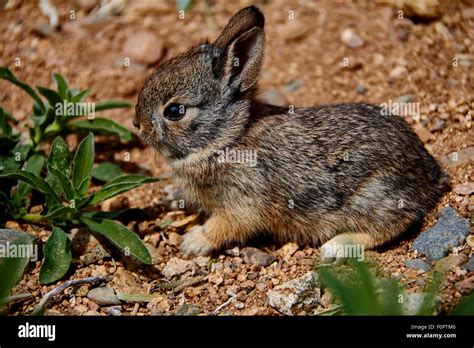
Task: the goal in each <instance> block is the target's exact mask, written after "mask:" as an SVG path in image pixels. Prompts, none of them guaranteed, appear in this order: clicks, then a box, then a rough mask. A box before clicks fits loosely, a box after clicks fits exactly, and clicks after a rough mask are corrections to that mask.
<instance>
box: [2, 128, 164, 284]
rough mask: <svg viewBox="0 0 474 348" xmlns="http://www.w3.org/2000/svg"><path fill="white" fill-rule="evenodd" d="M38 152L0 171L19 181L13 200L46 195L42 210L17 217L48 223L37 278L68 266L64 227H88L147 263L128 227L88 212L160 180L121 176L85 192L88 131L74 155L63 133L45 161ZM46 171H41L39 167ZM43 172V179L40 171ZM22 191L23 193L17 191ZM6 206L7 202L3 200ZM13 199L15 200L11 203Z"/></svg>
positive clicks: (45, 279)
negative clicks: (49, 229) (49, 228)
mask: <svg viewBox="0 0 474 348" xmlns="http://www.w3.org/2000/svg"><path fill="white" fill-rule="evenodd" d="M42 158H43V157H42V156H41V155H37V154H35V155H33V156H31V157H30V159H29V160H28V163H27V166H26V169H23V170H18V169H17V170H9V171H6V172H4V173H0V178H1V179H14V180H18V181H20V184H19V185H18V187H17V189H16V192H15V193H14V194H13V195H12V196H13V197H17V198H15V199H23V197H24V196H25V193H26V192H29V191H31V190H32V189H34V190H35V191H38V192H40V193H41V194H42V195H43V196H44V197H45V204H44V212H43V213H42V214H31V213H27V212H26V211H24V210H21V213H20V214H19V215H18V216H16V218H17V219H22V220H25V221H30V222H35V223H47V224H49V225H51V226H52V227H53V232H52V234H51V236H50V237H49V239H48V241H47V243H46V245H45V248H44V257H45V259H44V262H43V265H42V267H41V272H40V282H41V283H42V284H47V283H51V282H54V281H56V280H58V279H60V278H61V277H63V276H64V275H65V274H66V272H67V271H68V269H69V265H70V262H71V251H70V245H69V243H70V242H69V239H68V238H67V235H66V233H65V232H64V229H63V228H65V227H70V226H71V225H74V226H81V225H82V226H86V227H87V228H89V229H90V230H91V231H92V232H94V233H97V234H100V235H102V236H104V237H105V238H106V239H108V240H109V241H110V242H112V244H114V245H115V246H116V247H118V248H119V249H121V250H123V251H125V253H126V254H127V255H131V256H133V257H135V258H137V259H138V260H140V261H141V262H144V263H146V264H151V257H150V254H149V252H148V250H147V249H146V247H145V246H144V244H143V243H142V242H141V240H140V239H139V238H138V236H137V235H135V234H134V233H133V232H132V231H130V230H129V229H128V228H126V227H125V226H123V225H122V224H120V223H118V222H115V221H113V220H111V219H108V218H107V215H108V214H106V213H101V212H95V211H91V208H92V207H94V206H95V205H97V204H98V203H100V202H102V201H104V200H106V199H109V198H111V197H114V196H116V195H118V194H120V193H123V192H125V191H128V190H131V189H133V188H135V187H138V186H140V185H142V184H145V183H149V182H154V181H157V180H158V179H156V178H148V177H145V176H143V175H135V174H133V175H119V176H115V177H114V178H113V179H111V180H110V181H108V182H107V183H106V184H104V185H103V186H102V187H100V188H99V189H98V190H96V191H95V192H93V193H88V189H89V184H90V181H91V177H92V176H91V172H92V168H93V162H94V137H93V134H92V133H90V134H89V135H88V136H87V137H85V138H84V139H83V140H82V141H81V143H80V144H79V146H78V148H77V151H76V153H75V155H74V157H73V156H72V154H71V153H70V151H69V148H68V146H67V144H66V143H65V142H64V140H63V139H62V138H61V137H57V138H56V139H55V140H54V141H53V144H52V148H51V152H50V154H49V157H48V159H47V161H46V163H44V161H43V160H41V159H42ZM44 164H45V165H46V170H45V171H43V170H42V169H43V166H44ZM43 172H45V174H44V176H43V177H42V175H41V174H42V173H43ZM19 191H21V195H16V193H17V192H19ZM6 203H7V204H8V202H6ZM13 203H14V202H13Z"/></svg>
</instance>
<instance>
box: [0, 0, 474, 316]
mask: <svg viewBox="0 0 474 348" xmlns="http://www.w3.org/2000/svg"><path fill="white" fill-rule="evenodd" d="M8 3H9V4H10V6H9V7H11V8H10V9H8V10H1V11H0V32H1V33H2V35H1V36H0V52H1V56H0V65H1V66H7V67H8V68H9V69H11V70H12V72H14V74H16V76H17V77H18V78H20V79H21V80H23V81H25V82H27V83H29V84H32V85H43V86H48V87H52V79H51V76H52V73H54V72H60V73H61V74H63V75H64V76H65V77H66V78H67V80H68V81H69V84H70V85H72V86H76V87H80V88H83V89H85V88H87V89H91V90H92V94H91V95H90V97H89V99H88V101H94V100H102V99H123V100H127V101H130V102H131V103H135V102H136V100H137V96H138V93H139V91H140V89H141V87H142V85H143V83H144V81H145V79H146V77H147V76H148V75H149V74H150V73H151V72H152V71H153V70H154V68H155V67H156V66H157V65H159V64H160V62H162V61H164V60H166V59H168V58H170V57H172V56H174V55H176V54H178V53H180V52H182V51H184V50H186V49H187V48H189V47H191V46H192V45H194V44H196V43H197V42H199V41H202V40H203V39H205V38H209V39H210V40H213V39H215V38H216V37H217V36H218V34H219V32H220V30H221V29H222V28H223V27H224V25H225V24H226V22H227V20H228V19H229V18H230V17H231V16H232V14H233V13H235V12H236V11H237V10H239V9H240V8H242V7H244V6H247V5H249V4H251V2H250V1H232V2H224V1H212V0H211V1H208V2H207V4H208V6H207V7H206V6H202V4H201V3H197V4H196V5H195V6H194V7H193V8H192V9H191V10H189V11H188V12H186V14H185V18H184V19H180V18H179V13H178V12H177V10H176V8H175V5H174V3H173V2H166V1H156V2H155V3H156V4H157V5H154V6H151V5H150V6H151V7H149V8H147V7H146V6H148V5H149V2H146V1H138V0H137V1H131V2H129V4H127V5H126V6H125V8H124V9H122V10H119V11H117V14H115V15H113V16H111V17H108V18H104V19H101V20H90V21H87V18H89V17H90V16H91V15H90V13H92V12H94V11H95V9H96V8H97V6H98V5H97V3H98V1H94V0H88V1H85V0H81V1H68V2H61V1H52V3H53V4H54V5H55V7H56V9H57V11H58V13H59V22H60V30H53V29H51V28H50V27H49V25H48V18H47V17H46V16H45V15H43V14H42V13H41V11H40V10H39V8H38V5H37V2H36V1H24V2H22V3H20V2H19V1H9V2H8ZM5 4H6V1H5V0H3V1H0V7H1V8H3V7H4V5H5ZM147 4H148V5H147ZM256 5H258V6H259V7H260V8H261V9H262V11H263V12H264V14H265V16H266V29H265V30H266V35H267V51H266V58H265V59H266V60H265V64H264V68H263V73H262V76H261V82H260V87H261V90H262V91H272V93H271V96H272V97H273V98H275V99H274V100H275V102H277V103H283V104H284V103H289V104H292V105H297V106H313V105H318V104H326V103H340V102H362V101H363V102H369V103H374V104H381V103H388V102H389V101H396V100H399V101H400V100H407V101H412V102H417V103H419V105H420V107H421V110H420V118H419V119H417V118H416V117H412V116H410V115H402V116H404V117H405V119H406V120H407V122H409V123H410V124H411V125H413V127H414V129H415V131H416V132H417V133H418V134H419V136H420V138H421V139H422V141H423V142H424V143H425V145H426V147H427V149H428V150H429V151H430V152H431V153H432V154H433V155H434V156H435V157H436V158H437V159H439V160H440V161H441V163H442V165H443V167H444V169H445V170H446V171H447V172H448V173H449V175H450V176H451V180H452V185H453V188H454V189H453V190H452V191H451V192H449V193H448V194H447V195H446V196H445V197H444V198H443V199H442V200H441V201H440V203H439V204H438V206H437V207H436V208H435V209H434V210H433V211H432V212H431V213H430V214H429V215H428V216H427V217H426V219H425V222H424V225H423V228H422V230H425V229H427V228H428V227H430V226H432V225H433V224H434V223H435V222H436V217H437V216H438V214H439V211H440V210H441V209H442V208H443V207H445V206H452V207H453V208H455V209H456V211H457V212H458V213H459V214H460V215H462V216H464V217H466V218H469V219H472V210H473V208H474V196H473V195H472V194H471V195H469V193H467V195H466V193H465V192H462V190H461V188H462V187H461V186H459V185H464V184H466V183H468V182H473V181H474V175H473V164H474V161H473V155H472V152H473V151H472V149H473V146H474V134H473V128H472V116H473V115H474V98H473V95H474V94H473V91H474V70H473V66H474V13H473V12H474V7H472V6H473V5H472V4H471V5H469V4H468V2H467V1H465V2H464V1H453V4H452V5H451V6H448V7H447V8H446V9H445V10H444V12H443V15H442V16H441V17H439V18H437V19H435V20H432V21H419V20H411V19H409V18H407V17H405V16H404V18H399V13H398V12H397V9H396V8H395V7H394V6H392V5H390V4H387V3H381V2H374V1H357V2H351V1H342V0H340V1H337V2H336V1H334V2H329V1H328V2H317V3H313V2H310V1H307V2H306V1H304V2H303V1H301V2H296V1H288V0H286V1H285V0H275V1H256ZM140 6H142V7H144V8H145V10H143V9H142V10H140ZM469 6H471V7H469ZM137 8H138V9H137ZM72 10H73V11H74V12H73V13H74V19H71V11H72ZM289 11H294V16H295V19H296V20H293V21H292V20H289V19H288V15H289V13H290V12H289ZM346 28H352V32H353V33H355V34H356V35H358V36H359V38H360V39H362V41H361V42H362V44H361V45H359V44H360V42H359V43H357V40H356V42H355V46H358V47H349V46H348V45H347V44H345V43H344V42H343V41H342V40H341V33H342V32H343V31H344V29H346ZM139 31H148V32H151V33H154V34H155V35H156V36H157V42H156V44H157V45H163V52H162V57H161V58H160V59H159V60H158V61H157V62H156V63H152V64H149V65H146V64H138V63H136V62H134V61H133V60H132V62H131V64H130V65H129V66H127V65H128V64H124V61H125V60H126V58H127V57H126V56H125V55H124V53H123V46H124V43H125V41H126V40H127V39H128V38H130V37H132V36H133V35H134V34H136V33H137V32H139ZM18 58H19V60H18ZM18 62H20V64H17V63H18ZM399 98H401V99H399ZM0 103H1V105H2V107H4V108H5V109H6V110H8V111H10V112H12V113H13V114H14V115H15V116H16V117H17V118H18V119H20V120H22V122H27V117H28V114H29V112H30V111H31V109H30V108H31V101H30V99H29V97H28V96H27V95H26V94H25V93H23V92H22V91H20V90H19V89H17V88H16V87H15V86H13V85H11V84H9V83H7V82H5V81H0ZM133 113H134V110H133V109H130V110H125V111H124V110H113V111H108V112H106V113H105V114H104V115H105V116H106V117H110V118H112V119H114V120H116V121H119V122H120V123H121V124H123V125H124V126H126V127H128V128H130V129H134V127H133V125H132V115H133ZM97 139H98V144H97V145H96V152H97V158H96V162H100V161H104V160H109V161H114V162H115V163H117V164H119V165H120V166H121V167H122V169H123V170H124V171H127V172H135V171H139V172H143V173H146V174H148V175H155V176H161V177H163V178H164V179H163V180H162V181H160V182H159V183H154V184H147V185H145V186H143V187H140V188H137V189H135V190H133V191H131V192H129V193H126V194H123V195H121V196H118V197H116V198H114V199H111V200H110V201H107V202H105V203H104V204H103V206H102V208H103V209H104V210H115V209H123V208H140V209H143V210H144V211H145V212H147V213H148V217H147V218H146V219H143V218H139V217H136V218H133V217H132V218H131V219H129V220H128V221H126V223H127V225H128V226H129V227H130V228H131V229H132V230H133V231H135V232H136V233H137V234H138V235H139V236H140V237H141V238H142V239H143V240H144V241H145V243H146V245H147V247H148V248H149V249H150V251H151V254H152V256H153V259H154V264H153V266H150V267H148V268H144V267H143V266H140V265H137V264H135V263H133V262H131V261H129V260H127V259H126V258H122V257H121V256H120V255H119V254H118V253H117V252H115V251H113V252H112V257H110V256H106V257H103V258H102V257H98V258H97V260H92V261H90V263H88V262H85V261H84V258H81V255H80V254H76V258H75V259H74V264H73V267H72V269H71V270H70V272H69V273H68V275H67V276H66V277H65V278H64V279H63V280H62V281H60V282H58V283H56V284H54V285H50V286H41V285H39V283H38V274H39V268H40V265H41V262H39V261H38V262H36V264H35V265H33V266H32V267H31V268H30V269H29V270H28V272H27V274H26V275H25V276H24V278H23V279H22V280H21V282H20V283H19V284H18V285H17V286H16V287H15V289H14V293H26V292H29V293H32V294H33V297H32V298H30V299H27V300H24V301H20V302H18V303H16V304H14V305H13V307H12V312H13V313H14V314H15V315H18V314H27V313H30V312H31V311H32V310H33V309H34V307H35V306H36V305H37V303H38V302H39V300H40V299H41V297H42V296H43V295H45V294H46V293H47V292H48V291H50V290H52V289H53V288H55V287H57V286H58V285H60V284H61V283H62V282H64V281H66V280H69V279H78V278H83V277H88V276H96V275H110V276H111V280H110V281H109V282H108V286H109V287H111V288H113V289H114V290H115V291H116V292H124V293H131V294H142V295H144V294H154V295H156V296H155V298H154V299H153V300H152V301H151V302H147V301H139V302H136V303H134V302H126V301H122V303H121V304H120V305H119V306H118V307H117V306H116V307H111V306H99V305H97V304H96V303H95V302H93V301H91V300H90V299H88V298H87V296H86V295H87V292H88V290H89V288H92V287H93V286H89V285H86V286H82V287H79V288H69V289H67V290H66V291H64V292H63V293H61V294H60V295H58V296H56V297H55V299H54V300H53V301H52V303H51V304H50V306H49V309H48V310H47V314H49V315H98V314H100V315H109V314H110V313H111V312H112V313H119V312H120V313H122V314H123V315H150V314H165V315H166V314H182V313H185V314H221V315H222V314H224V315H225V314H230V315H256V314H258V315H278V314H279V312H277V311H276V310H274V309H273V308H272V307H270V306H269V305H268V295H267V294H268V291H269V290H270V289H272V288H274V287H275V286H278V285H279V284H282V283H284V282H286V281H288V280H290V279H293V278H295V277H298V276H300V275H303V274H305V273H306V272H308V271H309V270H311V269H312V268H313V266H314V263H315V262H316V261H317V260H318V258H319V250H318V249H317V248H310V247H304V246H300V247H298V246H295V245H287V246H285V247H284V248H281V246H274V245H268V244H267V245H264V246H259V248H260V249H261V250H263V251H265V252H267V253H269V254H271V255H273V256H274V257H275V258H276V261H275V262H273V263H272V264H271V265H268V266H262V265H258V264H249V263H245V262H244V260H243V259H242V257H240V256H238V252H237V254H236V250H233V251H223V252H221V253H220V254H218V255H216V256H214V257H213V258H204V257H201V258H197V259H195V260H192V261H191V264H185V265H182V266H183V267H184V269H185V271H184V272H182V273H179V272H178V273H179V274H177V275H174V276H173V275H171V276H168V277H167V276H166V275H165V274H168V275H169V274H170V273H168V272H167V271H166V269H165V266H166V265H167V263H168V261H169V260H170V259H172V258H178V259H183V260H184V259H185V258H184V257H183V256H182V255H181V254H180V252H179V244H180V242H181V240H182V235H183V234H185V233H186V231H188V230H189V229H190V228H191V227H192V226H193V225H195V224H198V223H202V219H203V218H202V217H201V216H198V215H197V214H195V212H193V211H187V210H182V209H179V204H178V201H179V190H178V188H177V187H176V185H175V184H174V182H173V174H172V172H171V169H170V167H169V166H168V165H167V164H166V162H165V160H164V159H163V158H162V157H161V156H160V155H159V154H156V153H155V152H153V150H152V149H150V148H147V147H146V146H145V145H143V144H142V143H141V142H140V141H139V140H138V139H135V140H133V141H132V142H130V143H128V144H124V143H120V142H118V141H117V140H114V139H111V138H109V137H105V136H100V137H98V138H97ZM68 142H69V143H70V144H71V145H74V144H76V143H77V139H76V138H75V137H74V136H70V137H68ZM468 148H470V155H467V158H465V157H466V156H465V157H463V158H465V160H463V161H458V162H453V161H450V160H449V159H448V158H447V157H445V156H447V155H448V154H451V153H453V152H459V151H461V150H463V149H468ZM457 185H458V186H457ZM471 226H472V220H471ZM7 227H10V228H19V229H23V230H26V231H28V232H30V233H32V234H34V235H36V236H37V237H38V238H39V239H40V240H42V241H43V242H45V241H46V240H47V237H48V236H49V234H50V233H51V231H50V230H47V229H44V228H43V227H41V226H38V225H31V224H24V223H17V222H9V223H8V224H7ZM472 233H474V230H473V229H472V227H471V234H472ZM415 237H416V235H414V236H406V237H405V238H403V239H402V240H400V241H398V242H395V243H394V244H392V245H390V246H389V247H388V248H384V249H383V250H377V251H371V252H368V253H367V255H368V257H370V259H371V260H373V261H374V262H375V263H376V264H378V265H379V267H380V269H381V272H382V273H383V275H384V276H386V277H394V278H396V279H399V280H400V281H401V282H402V283H403V284H404V285H405V286H406V288H407V289H409V290H411V291H417V292H418V291H423V288H424V286H426V283H427V280H428V279H429V277H430V276H431V273H432V272H424V273H422V272H420V271H419V270H415V269H408V268H406V267H405V264H404V261H405V260H406V259H408V258H415V257H416V256H415V255H414V253H413V252H412V251H411V244H412V242H413V239H414V238H415ZM91 243H92V245H91ZM94 243H96V241H94V240H93V239H92V238H91V240H90V241H89V244H87V245H86V248H94V247H96V246H97V245H96V244H94ZM473 247H474V246H473V245H472V244H471V245H470V246H469V245H467V244H465V245H464V246H462V247H460V248H459V252H460V253H462V254H465V255H466V256H470V255H471V254H472V252H473ZM101 250H102V249H101ZM102 251H104V252H105V253H108V251H107V250H102ZM174 261H176V259H173V260H172V262H174ZM177 262H178V261H177ZM171 274H172V273H171ZM473 275H474V274H473V273H472V272H471V273H469V272H468V273H466V272H465V271H462V270H461V269H460V268H459V267H456V268H454V269H452V270H451V271H449V273H448V275H447V278H446V281H445V282H444V284H443V290H442V296H441V302H442V309H443V310H445V311H447V310H449V309H451V308H452V307H453V306H454V305H455V304H456V303H457V302H458V300H459V298H460V297H461V295H462V294H461V292H460V291H459V290H458V288H457V287H456V284H458V283H459V282H460V281H462V280H464V279H467V278H469V277H472V276H473ZM234 295H235V296H234ZM231 298H232V300H231V301H228V300H229V299H231ZM225 303H226V305H225V306H223V307H220V306H221V305H222V304H225ZM331 306H332V304H331V301H328V302H327V303H326V306H325V307H324V306H322V305H321V306H319V307H318V308H315V309H313V310H311V311H307V310H306V309H304V308H301V309H299V310H297V311H296V312H295V314H299V315H304V314H312V313H316V312H318V311H321V310H324V309H327V308H330V307H331ZM111 308H112V309H111ZM117 311H119V312H117Z"/></svg>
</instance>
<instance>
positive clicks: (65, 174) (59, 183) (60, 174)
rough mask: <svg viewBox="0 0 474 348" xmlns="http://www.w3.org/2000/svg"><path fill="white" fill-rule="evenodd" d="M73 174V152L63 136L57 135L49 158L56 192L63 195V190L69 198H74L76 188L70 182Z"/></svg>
mask: <svg viewBox="0 0 474 348" xmlns="http://www.w3.org/2000/svg"><path fill="white" fill-rule="evenodd" d="M70 175H71V153H70V152H69V147H68V146H67V144H66V142H65V141H64V140H63V139H62V138H61V137H59V136H58V137H56V138H55V139H54V141H53V144H52V146H51V152H50V154H49V158H48V177H47V179H46V181H48V182H49V184H50V185H51V187H52V188H53V190H54V192H56V193H57V194H58V196H60V195H61V193H62V192H63V191H65V193H66V197H67V198H68V199H72V198H74V190H73V189H72V184H71V183H70V182H69V179H68V178H69V177H70Z"/></svg>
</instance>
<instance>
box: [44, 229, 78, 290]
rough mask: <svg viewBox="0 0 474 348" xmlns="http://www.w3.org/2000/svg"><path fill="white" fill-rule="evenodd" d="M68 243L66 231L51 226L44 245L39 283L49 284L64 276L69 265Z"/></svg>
mask: <svg viewBox="0 0 474 348" xmlns="http://www.w3.org/2000/svg"><path fill="white" fill-rule="evenodd" d="M70 244H71V243H70V241H69V238H68V237H67V235H66V233H65V232H64V231H63V230H62V229H60V228H59V227H56V226H53V233H52V234H51V236H49V238H48V241H47V242H46V245H45V246H44V261H43V265H42V266H41V270H40V274H39V281H40V284H42V285H44V284H50V283H53V282H55V281H57V280H59V279H61V278H62V277H64V275H65V274H66V273H67V271H68V270H69V266H70V265H71V259H72V253H71V246H70Z"/></svg>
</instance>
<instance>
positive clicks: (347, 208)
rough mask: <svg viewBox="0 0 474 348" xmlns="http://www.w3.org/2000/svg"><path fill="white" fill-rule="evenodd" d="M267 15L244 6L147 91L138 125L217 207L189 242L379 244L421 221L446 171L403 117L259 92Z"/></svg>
mask: <svg viewBox="0 0 474 348" xmlns="http://www.w3.org/2000/svg"><path fill="white" fill-rule="evenodd" d="M263 23H264V19H263V15H262V14H261V13H260V11H259V10H258V9H257V8H255V7H253V6H252V7H248V8H245V9H243V10H241V11H240V12H238V13H237V14H236V15H235V16H234V17H233V18H232V19H231V21H230V22H229V24H228V25H227V26H226V28H225V29H224V31H223V33H222V34H221V36H220V37H219V38H218V39H217V40H216V42H215V43H214V44H209V43H204V44H201V45H198V46H196V47H194V48H193V49H191V50H190V51H188V52H186V53H184V54H182V55H180V56H178V57H175V58H173V59H171V60H169V61H167V62H165V63H164V64H162V65H161V66H160V67H159V68H158V70H157V71H156V72H155V73H153V74H152V75H151V76H150V77H149V78H148V80H147V81H146V83H145V85H144V87H143V89H142V91H141V93H140V96H139V99H138V104H137V107H136V115H137V116H136V120H135V122H134V123H135V124H136V125H138V126H139V127H140V129H141V136H142V138H143V139H144V140H145V141H147V142H149V143H151V144H152V145H153V146H155V147H156V148H157V149H158V150H159V151H161V152H162V153H163V154H165V155H166V156H167V157H168V159H169V160H170V163H171V165H172V166H173V168H174V170H175V172H176V177H177V180H178V181H179V182H180V184H181V185H182V186H183V187H184V189H185V192H186V195H187V198H188V199H189V200H190V201H192V202H194V203H197V204H198V205H200V206H201V207H202V208H203V209H204V210H206V211H207V212H208V213H209V214H210V218H209V220H208V221H207V222H206V224H205V225H204V226H203V227H202V228H200V229H196V230H194V231H192V232H190V233H187V234H186V235H185V240H184V242H183V245H182V250H183V251H184V252H185V253H187V254H207V253H210V252H212V251H213V250H216V249H220V248H222V247H224V246H226V247H230V246H232V245H233V244H244V243H245V242H246V241H247V240H248V239H249V238H250V237H252V236H256V235H258V234H260V233H263V232H265V233H271V234H273V235H274V236H275V237H276V238H277V239H279V240H281V241H290V240H293V241H297V242H299V243H311V244H315V245H321V244H322V243H326V242H328V241H330V240H331V239H332V238H334V237H336V236H337V237H336V238H334V239H332V240H331V242H333V244H334V243H335V244H350V243H358V244H363V245H364V246H366V247H374V246H378V245H382V244H385V243H387V242H389V241H391V240H392V239H394V238H395V237H397V236H399V235H401V234H402V233H403V232H404V231H405V230H406V229H407V228H408V227H409V226H410V225H412V224H413V223H416V222H419V221H421V220H422V218H423V216H424V215H425V214H426V213H427V212H428V211H429V210H430V209H432V207H433V206H434V205H435V204H436V202H437V201H438V199H439V198H440V196H441V195H442V194H443V193H444V192H445V190H446V185H445V183H446V181H447V176H446V175H445V174H444V173H443V172H442V171H441V170H440V168H439V166H438V164H437V162H436V161H435V160H434V159H433V158H432V157H431V155H430V154H429V153H428V152H427V151H426V149H425V148H424V146H423V144H422V143H421V141H420V140H419V139H418V138H417V136H416V135H415V134H414V133H413V132H412V130H411V129H410V127H409V126H408V125H407V124H406V123H405V122H404V121H403V120H402V119H400V118H399V117H397V116H392V115H385V114H384V113H383V112H381V109H380V108H379V107H377V106H373V105H366V104H338V105H325V106H320V107H314V108H296V109H295V110H294V113H290V112H289V109H288V108H282V107H277V106H272V105H267V104H265V103H262V102H260V101H259V100H258V98H257V97H256V82H257V79H258V74H259V72H260V68H261V65H262V61H263V53H264V49H265V39H264V33H263V25H264V24H263ZM235 58H238V59H239V62H240V64H239V66H238V67H235V66H234V65H232V62H235ZM169 103H178V104H183V105H185V106H186V114H185V116H184V117H183V118H182V119H180V120H178V121H170V120H168V119H166V118H164V117H163V110H164V109H165V107H166V106H167V105H168V104H169ZM225 148H228V149H232V150H243V151H248V150H254V151H256V154H257V165H256V166H253V167H252V166H249V165H246V164H242V163H228V162H225V163H221V162H219V161H218V160H217V159H218V155H217V151H218V150H222V149H225ZM328 243H329V242H328ZM333 246H334V245H333Z"/></svg>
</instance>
